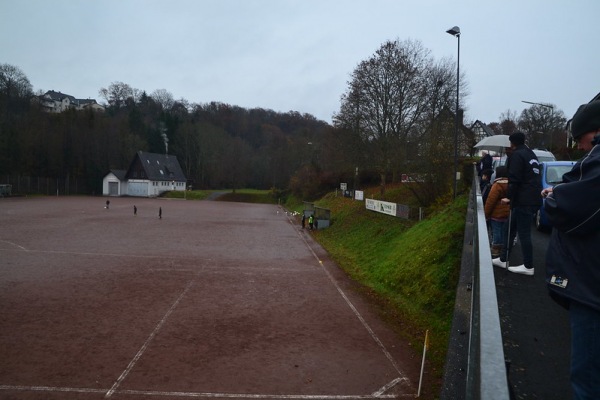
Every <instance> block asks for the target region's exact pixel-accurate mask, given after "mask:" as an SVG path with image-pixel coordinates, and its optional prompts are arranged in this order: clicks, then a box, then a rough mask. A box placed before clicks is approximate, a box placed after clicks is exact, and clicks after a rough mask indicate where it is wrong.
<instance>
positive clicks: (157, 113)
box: [0, 40, 472, 205]
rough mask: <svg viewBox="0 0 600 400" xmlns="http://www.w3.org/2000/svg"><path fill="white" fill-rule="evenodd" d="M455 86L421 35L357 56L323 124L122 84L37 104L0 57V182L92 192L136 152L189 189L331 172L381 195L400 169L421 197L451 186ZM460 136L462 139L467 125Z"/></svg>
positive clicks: (300, 180)
mask: <svg viewBox="0 0 600 400" xmlns="http://www.w3.org/2000/svg"><path fill="white" fill-rule="evenodd" d="M455 84H456V80H455V74H454V65H453V63H452V62H450V61H449V60H441V61H435V60H434V59H433V57H432V56H431V55H430V52H429V51H428V50H427V49H425V48H424V47H423V46H422V44H421V43H420V42H416V41H399V40H396V41H388V42H386V43H384V44H383V45H382V46H381V48H380V49H379V50H378V51H377V52H376V53H375V54H374V55H373V56H372V57H370V58H369V59H368V60H365V61H363V62H361V63H360V64H359V65H358V66H357V68H356V70H355V71H354V73H353V74H352V75H351V77H350V81H349V82H348V90H347V91H346V92H345V93H343V94H342V95H341V106H340V111H339V112H338V113H336V114H335V115H334V116H333V120H334V125H333V126H331V125H329V124H327V123H326V122H324V121H319V120H317V119H316V118H314V117H313V116H312V115H309V114H301V113H299V112H296V111H290V112H287V113H280V112H275V111H273V110H265V109H260V108H255V109H244V108H241V107H237V106H235V105H229V104H223V103H216V102H210V103H205V104H190V103H188V102H187V101H186V100H185V99H181V100H179V101H175V100H174V99H173V97H172V95H171V94H170V93H169V92H168V91H166V90H165V89H159V90H156V91H155V92H153V93H150V94H147V93H146V92H145V91H142V90H139V89H135V88H132V87H130V86H129V85H128V84H126V83H123V82H113V83H111V84H110V85H109V86H108V87H107V88H101V89H100V90H99V94H100V96H101V97H102V98H104V100H105V101H106V103H105V104H106V110H105V111H104V112H95V111H93V110H91V109H89V110H80V111H77V110H68V111H65V112H62V113H48V112H46V111H45V110H44V109H43V105H42V104H40V102H39V101H36V99H39V95H40V94H41V93H38V94H37V96H36V95H34V94H33V90H32V87H31V84H30V83H29V80H28V79H27V77H26V75H25V74H24V73H23V72H22V71H20V70H19V69H18V67H14V66H11V65H8V64H0V183H8V182H2V181H5V180H8V179H9V177H14V176H17V177H21V176H23V177H43V178H47V179H48V180H56V181H57V182H58V181H59V180H62V181H63V182H76V183H77V189H76V192H79V193H96V194H97V193H100V192H101V185H102V178H103V177H104V176H105V175H106V174H107V173H108V172H109V171H110V170H111V169H127V168H128V166H129V163H130V162H131V160H132V159H133V156H134V155H135V153H136V152H137V151H139V150H142V151H147V152H153V153H164V152H167V153H168V154H170V155H175V156H177V158H178V159H179V162H180V164H181V166H182V168H183V170H184V172H185V174H186V176H187V178H188V180H189V183H190V184H191V185H192V187H193V188H195V189H214V188H233V189H236V188H242V187H247V188H256V189H270V188H273V189H277V190H283V191H286V190H290V191H291V192H292V193H294V194H295V195H296V196H297V197H299V198H301V199H303V200H314V199H316V198H317V197H318V195H319V194H322V193H323V192H325V191H330V190H332V189H334V188H336V187H339V184H340V183H341V182H345V183H347V184H348V188H349V189H355V188H357V189H358V188H361V187H365V186H366V185H369V184H375V183H379V184H380V187H381V193H382V194H383V192H384V190H385V185H386V182H397V181H399V180H400V178H401V176H402V175H409V176H411V177H413V178H414V180H415V181H417V182H418V184H415V185H412V186H413V188H414V189H413V191H414V192H415V194H416V196H417V197H418V198H419V199H420V201H421V202H422V203H423V205H427V204H429V203H431V202H432V201H434V200H435V199H436V198H438V197H439V196H441V195H444V194H446V193H448V191H449V189H450V188H451V186H452V185H451V183H452V179H453V174H452V168H450V167H449V166H451V165H452V157H453V148H454V147H453V146H454V145H453V143H452V141H453V140H452V138H453V136H454V135H453V132H454V126H455V118H454V116H453V114H452V113H451V112H450V111H449V110H450V109H451V108H450V105H452V104H453V100H454V98H455V95H454V93H455V92H454V88H455ZM465 131H466V132H467V133H469V132H470V131H469V130H465ZM461 132H462V131H461ZM459 140H460V142H461V143H465V147H469V148H470V147H471V146H472V144H470V145H469V143H466V142H468V141H472V138H471V137H470V136H468V135H467V136H464V137H463V135H462V134H461V137H460V139H459ZM10 183H12V182H10ZM57 186H58V183H57ZM56 190H57V191H58V189H56ZM48 191H49V192H53V191H52V190H48ZM67 192H69V191H68V190H67ZM71 192H73V191H72V190H71Z"/></svg>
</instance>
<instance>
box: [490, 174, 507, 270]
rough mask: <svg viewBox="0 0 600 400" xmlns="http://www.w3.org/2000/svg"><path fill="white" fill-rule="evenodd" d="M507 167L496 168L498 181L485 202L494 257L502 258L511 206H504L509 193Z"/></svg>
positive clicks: (496, 180)
mask: <svg viewBox="0 0 600 400" xmlns="http://www.w3.org/2000/svg"><path fill="white" fill-rule="evenodd" d="M506 175H507V171H506V167H505V166H500V167H498V168H496V179H494V183H493V184H492V187H491V189H490V191H489V195H488V196H487V199H486V201H485V219H486V220H487V221H489V222H490V226H491V228H492V257H493V258H497V257H500V254H501V253H502V249H503V248H504V242H505V240H504V231H505V225H506V223H507V221H508V215H509V214H510V206H509V205H508V204H504V203H503V202H502V199H503V198H505V197H506V196H507V193H508V178H507V176H506Z"/></svg>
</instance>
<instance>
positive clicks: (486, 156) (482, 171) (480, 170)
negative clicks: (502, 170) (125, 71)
mask: <svg viewBox="0 0 600 400" xmlns="http://www.w3.org/2000/svg"><path fill="white" fill-rule="evenodd" d="M481 155H482V157H481V160H479V162H478V163H477V165H476V167H477V174H478V175H479V188H480V189H481V191H482V192H483V188H484V186H485V185H486V184H488V183H490V177H491V176H492V173H493V172H494V170H493V167H492V164H493V162H494V159H493V158H492V156H491V155H490V153H488V152H487V151H484V152H482V153H481ZM486 178H487V179H486Z"/></svg>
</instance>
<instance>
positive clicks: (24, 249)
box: [0, 240, 29, 251]
mask: <svg viewBox="0 0 600 400" xmlns="http://www.w3.org/2000/svg"><path fill="white" fill-rule="evenodd" d="M0 242H3V243H8V244H10V245H11V246H15V247H18V248H19V249H21V250H23V251H29V250H27V249H26V248H25V247H23V246H19V245H18V244H16V243H13V242H9V241H8V240H0Z"/></svg>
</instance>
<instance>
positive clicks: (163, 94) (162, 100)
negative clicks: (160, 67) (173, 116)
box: [150, 89, 175, 110]
mask: <svg viewBox="0 0 600 400" xmlns="http://www.w3.org/2000/svg"><path fill="white" fill-rule="evenodd" d="M150 97H152V99H153V100H154V101H155V102H157V103H158V104H160V105H161V106H162V108H163V109H164V110H170V109H171V108H172V107H173V105H174V104H175V100H174V98H173V94H171V92H169V91H167V89H156V90H155V91H154V92H152V94H151V95H150Z"/></svg>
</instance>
